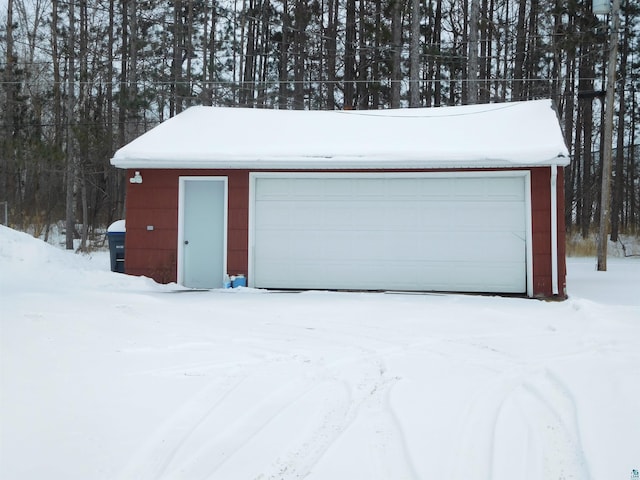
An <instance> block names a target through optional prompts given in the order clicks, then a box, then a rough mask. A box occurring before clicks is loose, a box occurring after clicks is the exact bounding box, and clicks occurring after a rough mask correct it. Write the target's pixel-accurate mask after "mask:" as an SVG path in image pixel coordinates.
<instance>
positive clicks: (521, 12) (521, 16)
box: [505, 0, 527, 100]
mask: <svg viewBox="0 0 640 480" xmlns="http://www.w3.org/2000/svg"><path fill="white" fill-rule="evenodd" d="M526 11H527V0H519V4H518V25H517V27H516V56H515V60H514V65H513V86H512V92H513V94H512V97H513V100H522V99H523V93H522V92H523V90H524V86H523V77H524V60H525V46H526V41H527V32H526V30H525V19H526ZM505 73H506V72H505Z"/></svg>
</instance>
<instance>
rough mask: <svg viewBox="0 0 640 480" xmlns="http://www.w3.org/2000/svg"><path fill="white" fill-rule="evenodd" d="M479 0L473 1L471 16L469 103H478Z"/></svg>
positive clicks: (468, 74) (468, 71)
mask: <svg viewBox="0 0 640 480" xmlns="http://www.w3.org/2000/svg"><path fill="white" fill-rule="evenodd" d="M479 10H480V5H479V0H471V9H470V14H469V46H468V47H469V48H468V50H467V51H468V55H469V65H468V70H467V80H468V85H467V102H468V103H469V104H470V105H473V104H476V103H478V17H479V16H480V11H479Z"/></svg>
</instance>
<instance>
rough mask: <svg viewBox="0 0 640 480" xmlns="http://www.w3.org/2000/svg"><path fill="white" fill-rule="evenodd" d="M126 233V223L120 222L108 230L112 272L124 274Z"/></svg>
mask: <svg viewBox="0 0 640 480" xmlns="http://www.w3.org/2000/svg"><path fill="white" fill-rule="evenodd" d="M125 233H126V227H125V221H124V220H118V221H115V222H113V223H112V224H111V225H109V228H107V239H108V240H109V253H110V255H111V271H112V272H118V273H124V236H125Z"/></svg>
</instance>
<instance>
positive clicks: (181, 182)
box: [176, 176, 229, 285]
mask: <svg viewBox="0 0 640 480" xmlns="http://www.w3.org/2000/svg"><path fill="white" fill-rule="evenodd" d="M193 181H196V182H223V186H224V199H223V209H224V212H223V219H224V220H223V225H222V228H223V237H224V238H223V240H222V272H220V278H223V276H224V275H225V273H226V272H227V237H228V235H229V232H228V223H229V178H228V177H225V176H181V177H178V245H177V247H178V255H177V261H176V268H177V270H178V271H177V272H176V278H177V280H178V285H183V284H184V267H185V265H184V216H185V215H184V212H185V207H186V205H185V189H186V183H187V182H193Z"/></svg>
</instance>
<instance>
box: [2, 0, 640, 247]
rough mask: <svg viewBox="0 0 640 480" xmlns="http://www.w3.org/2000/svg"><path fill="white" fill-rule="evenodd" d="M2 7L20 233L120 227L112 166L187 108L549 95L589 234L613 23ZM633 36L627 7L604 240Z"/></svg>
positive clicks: (12, 200) (523, 13)
mask: <svg viewBox="0 0 640 480" xmlns="http://www.w3.org/2000/svg"><path fill="white" fill-rule="evenodd" d="M0 4H1V5H2V7H3V11H2V13H0V23H1V27H0V38H1V41H0V81H1V84H2V89H1V91H0V112H1V113H0V115H1V116H2V118H1V119H0V206H2V204H3V202H6V205H7V206H8V211H9V221H10V223H11V224H13V225H15V226H17V227H22V228H24V227H26V226H27V225H42V226H46V225H50V224H52V223H55V222H58V221H60V220H64V219H67V229H68V230H74V231H77V233H78V235H81V236H82V238H83V240H86V238H87V235H89V234H91V232H92V230H93V229H95V228H97V227H101V226H104V225H106V224H108V223H110V222H111V221H112V220H114V219H117V218H120V217H122V215H123V209H124V176H123V174H122V172H120V171H118V170H116V169H114V168H112V167H111V166H110V165H109V159H110V158H111V156H112V154H113V153H114V152H115V150H117V149H118V148H119V147H120V146H122V145H124V144H125V143H127V142H129V141H131V140H132V139H134V138H135V137H136V136H138V135H140V134H141V133H143V132H145V131H146V130H148V129H150V128H152V127H154V126H155V125H157V124H158V123H159V122H161V121H163V120H165V119H167V118H169V117H171V116H173V115H175V114H177V113H180V112H181V111H182V110H184V109H185V108H188V107H189V106H192V105H197V104H204V105H216V106H222V105H224V106H243V107H253V108H280V109H380V108H398V107H438V106H443V105H461V104H470V103H486V102H507V101H516V100H524V99H536V98H552V99H553V100H554V102H555V104H556V106H557V110H558V115H559V118H560V122H561V126H562V128H563V131H564V134H565V138H566V143H567V146H568V147H569V149H570V151H571V153H572V163H571V165H570V166H569V167H568V168H567V169H566V171H565V187H566V221H567V226H568V228H569V229H570V230H572V231H574V232H579V233H581V234H582V235H584V236H587V235H589V234H590V233H592V232H594V231H595V230H597V226H598V221H599V209H600V191H601V190H600V189H601V185H602V173H601V171H602V164H603V162H602V154H601V152H602V151H603V149H602V148H600V147H601V144H603V134H604V133H603V132H604V129H603V119H604V110H603V102H604V95H603V91H604V89H605V87H606V71H607V59H608V49H609V47H610V45H609V42H608V38H609V34H610V32H609V28H610V24H611V21H610V20H611V19H610V18H608V16H604V15H599V16H596V15H594V14H593V13H592V11H591V4H590V1H586V2H576V1H575V0H368V1H364V0H359V1H356V0H163V1H162V0H93V1H90V2H89V1H88V0H0ZM639 35H640V1H639V0H628V1H626V2H623V5H622V8H621V12H620V29H619V31H618V38H619V43H618V55H617V57H616V58H617V60H616V61H617V65H616V72H617V78H616V88H615V92H616V93H615V102H614V103H615V117H614V118H615V120H614V130H613V154H612V161H613V175H612V178H613V180H612V190H611V191H612V208H611V228H612V232H611V233H612V237H613V239H615V238H616V237H617V235H618V234H619V233H621V232H628V233H637V232H638V231H639V230H640V142H639V138H640V125H639V123H638V122H640V108H639V107H638V102H639V100H640V40H639ZM286 135H287V132H286V131H283V132H282V136H283V138H286ZM318 135H322V132H318ZM246 136H247V141H250V140H251V132H250V131H247V132H246ZM460 136H461V141H464V140H463V139H464V132H460ZM327 141H330V139H327ZM0 213H2V209H0ZM2 220H4V219H2Z"/></svg>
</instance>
